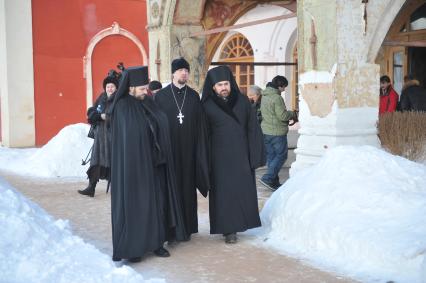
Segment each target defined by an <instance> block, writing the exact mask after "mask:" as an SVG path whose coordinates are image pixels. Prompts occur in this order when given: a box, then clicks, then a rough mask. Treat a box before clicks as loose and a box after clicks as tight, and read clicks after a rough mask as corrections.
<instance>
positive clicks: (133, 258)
mask: <svg viewBox="0 0 426 283" xmlns="http://www.w3.org/2000/svg"><path fill="white" fill-rule="evenodd" d="M141 260H142V257H140V256H138V257H132V258H129V262H140V261H141Z"/></svg>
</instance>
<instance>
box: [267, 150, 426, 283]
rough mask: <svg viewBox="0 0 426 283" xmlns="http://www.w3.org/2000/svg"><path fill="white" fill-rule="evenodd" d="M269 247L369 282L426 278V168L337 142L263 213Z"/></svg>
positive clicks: (420, 280)
mask: <svg viewBox="0 0 426 283" xmlns="http://www.w3.org/2000/svg"><path fill="white" fill-rule="evenodd" d="M261 217H262V223H263V224H264V226H265V227H266V228H265V229H266V232H265V237H266V238H267V241H266V243H267V245H271V246H273V247H277V248H278V249H279V250H282V251H284V252H285V253H288V254H291V255H293V256H297V257H301V258H304V259H306V260H308V261H310V262H311V263H314V264H315V265H320V266H321V267H324V268H326V269H331V270H333V271H337V272H339V273H342V274H345V275H348V276H351V277H354V278H356V279H360V280H362V281H375V280H380V282H386V281H390V280H393V281H395V282H410V283H413V282H426V166H424V165H422V164H419V163H414V162H411V161H409V160H407V159H404V158H401V157H398V156H393V155H391V154H389V153H386V152H385V151H383V150H380V149H377V148H375V147H370V146H362V147H352V146H345V147H337V148H334V149H332V150H330V151H329V152H327V153H326V154H325V156H324V157H323V159H322V160H321V161H320V162H319V164H317V165H315V166H313V167H311V168H308V169H306V170H303V171H301V172H299V173H298V174H296V175H295V176H294V177H292V178H291V179H289V180H288V181H287V182H286V183H285V184H284V185H283V186H282V187H281V188H280V189H279V190H277V191H276V192H275V193H274V194H273V195H272V197H271V198H270V199H269V200H268V202H267V203H266V204H265V207H264V209H263V210H262V213H261Z"/></svg>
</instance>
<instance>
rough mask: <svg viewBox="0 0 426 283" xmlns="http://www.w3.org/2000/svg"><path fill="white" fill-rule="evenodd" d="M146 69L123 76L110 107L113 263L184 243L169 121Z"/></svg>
mask: <svg viewBox="0 0 426 283" xmlns="http://www.w3.org/2000/svg"><path fill="white" fill-rule="evenodd" d="M148 82H149V81H148V67H145V66H144V67H131V68H127V69H126V70H125V71H123V73H122V78H121V81H120V86H119V89H118V91H117V94H116V97H115V99H114V103H113V105H112V107H111V112H110V113H109V114H110V115H111V127H112V139H111V140H112V143H111V145H112V153H111V219H112V241H113V260H114V261H119V260H121V259H129V261H131V262H137V261H140V260H141V257H142V256H143V255H144V254H146V253H148V252H154V253H155V254H156V255H157V256H160V257H166V256H170V254H169V252H168V251H167V250H166V249H164V247H163V244H164V242H165V241H167V240H168V238H171V237H173V238H177V239H183V238H184V237H185V235H186V232H185V230H184V226H183V224H182V222H183V220H182V215H181V208H180V207H179V206H180V202H179V200H178V196H177V194H176V177H175V176H174V168H173V158H172V154H171V145H170V137H169V129H168V122H167V117H166V116H165V114H164V113H162V112H161V111H160V110H159V109H158V107H157V106H156V104H155V103H154V101H153V99H152V98H151V97H149V96H146V94H147V92H148Z"/></svg>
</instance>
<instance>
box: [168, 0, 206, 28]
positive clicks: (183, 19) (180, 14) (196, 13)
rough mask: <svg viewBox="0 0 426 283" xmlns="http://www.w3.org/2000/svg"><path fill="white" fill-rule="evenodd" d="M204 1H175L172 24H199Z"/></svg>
mask: <svg viewBox="0 0 426 283" xmlns="http://www.w3.org/2000/svg"><path fill="white" fill-rule="evenodd" d="M205 3H206V0H201V1H177V3H176V9H175V14H174V18H173V22H174V23H175V24H199V23H200V21H201V18H202V17H203V9H204V5H205Z"/></svg>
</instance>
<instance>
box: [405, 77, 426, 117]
mask: <svg viewBox="0 0 426 283" xmlns="http://www.w3.org/2000/svg"><path fill="white" fill-rule="evenodd" d="M400 110H401V111H426V89H424V88H423V87H421V86H420V83H419V81H418V80H417V79H416V78H415V77H414V76H412V75H410V76H408V77H407V81H406V82H405V84H404V87H403V89H402V92H401V100H400Z"/></svg>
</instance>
